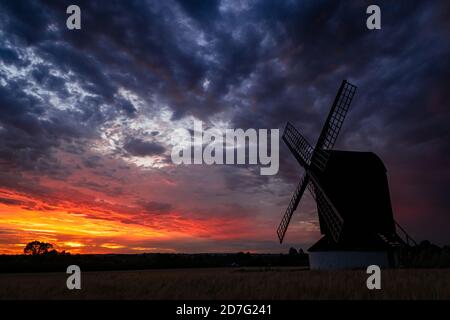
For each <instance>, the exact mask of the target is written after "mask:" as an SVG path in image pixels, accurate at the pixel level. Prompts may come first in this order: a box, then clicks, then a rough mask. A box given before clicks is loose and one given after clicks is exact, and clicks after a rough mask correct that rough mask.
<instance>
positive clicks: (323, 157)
mask: <svg viewBox="0 0 450 320" xmlns="http://www.w3.org/2000/svg"><path fill="white" fill-rule="evenodd" d="M355 92H356V86H354V85H352V84H351V83H349V82H348V81H346V80H344V81H342V84H341V86H340V88H339V90H338V93H337V95H336V98H335V99H334V102H333V105H332V107H331V110H330V113H329V114H328V117H327V120H326V121H325V124H324V126H323V129H322V132H321V133H320V136H319V139H318V140H317V144H316V147H315V152H314V154H313V159H312V163H313V164H314V165H315V166H316V167H317V168H319V169H320V170H321V171H323V170H325V167H326V165H327V162H328V158H329V154H330V153H329V152H324V151H325V150H331V149H332V148H333V146H334V144H335V143H336V140H337V137H338V135H339V132H340V130H341V127H342V124H343V123H344V120H345V116H346V115H347V112H348V109H349V108H350V104H351V102H352V100H353V96H354V95H355Z"/></svg>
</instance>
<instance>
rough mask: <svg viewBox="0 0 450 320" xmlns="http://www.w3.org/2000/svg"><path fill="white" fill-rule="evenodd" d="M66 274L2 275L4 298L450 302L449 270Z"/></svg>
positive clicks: (0, 293)
mask: <svg viewBox="0 0 450 320" xmlns="http://www.w3.org/2000/svg"><path fill="white" fill-rule="evenodd" d="M66 277H67V275H66V274H65V273H42V274H1V275H0V299H225V300H226V299H450V269H413V270H383V271H382V290H372V291H369V290H368V289H367V288H366V279H367V275H366V273H365V272H364V271H308V270H302V269H298V268H279V269H272V270H264V269H256V268H253V269H252V268H246V269H232V268H223V269H183V270H146V271H110V272H84V273H82V290H72V291H69V290H68V289H66Z"/></svg>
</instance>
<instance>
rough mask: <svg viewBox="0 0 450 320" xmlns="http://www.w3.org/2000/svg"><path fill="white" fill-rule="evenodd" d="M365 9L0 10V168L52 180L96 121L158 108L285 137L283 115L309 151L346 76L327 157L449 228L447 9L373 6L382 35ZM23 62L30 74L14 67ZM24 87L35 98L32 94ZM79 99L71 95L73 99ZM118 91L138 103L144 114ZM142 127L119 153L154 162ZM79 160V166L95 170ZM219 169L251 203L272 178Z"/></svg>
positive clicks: (54, 4) (285, 169) (20, 5)
mask: <svg viewBox="0 0 450 320" xmlns="http://www.w3.org/2000/svg"><path fill="white" fill-rule="evenodd" d="M75 3H76V4H78V5H79V6H80V7H81V8H82V30H79V31H69V30H67V29H66V28H65V19H66V17H67V15H66V13H65V9H66V7H67V6H68V5H69V4H75ZM369 4H371V3H370V2H368V1H331V0H330V1H254V2H252V1H249V2H248V3H247V2H245V1H243V2H241V1H240V2H239V3H237V2H234V1H179V2H172V1H126V2H125V1H108V3H107V4H105V3H104V2H96V1H2V2H1V3H0V27H1V33H0V41H1V42H0V43H1V44H2V45H1V46H0V47H1V49H0V61H1V62H2V63H3V64H4V65H5V66H7V67H8V68H10V69H5V70H0V83H2V85H1V86H0V108H1V115H0V160H1V163H2V166H5V168H12V167H16V168H17V167H18V168H19V169H27V170H34V171H36V170H38V171H39V172H42V174H44V173H45V172H48V173H49V174H50V173H51V174H52V175H53V176H58V175H64V173H66V172H67V170H64V168H60V167H58V163H59V162H58V159H56V157H55V155H54V152H55V150H66V151H70V152H71V153H73V154H79V155H80V156H81V155H82V154H83V152H84V151H85V148H86V146H87V145H89V142H90V141H91V140H93V139H98V138H99V136H100V134H101V132H100V131H101V127H102V125H103V124H104V123H105V122H107V121H109V120H114V119H118V118H119V117H126V118H127V121H133V119H135V117H136V116H137V114H138V113H139V112H144V113H147V114H149V115H150V114H157V113H158V112H160V110H159V109H158V107H159V106H160V105H167V106H168V107H169V108H170V109H171V111H172V112H173V118H174V119H181V118H182V117H184V116H187V115H194V116H196V117H197V118H200V119H203V120H208V119H209V118H210V117H211V116H217V115H218V114H220V112H224V113H225V114H229V115H230V117H231V121H232V123H231V125H232V126H234V127H239V128H280V129H281V128H283V127H284V125H285V123H286V121H288V120H289V121H291V122H292V123H293V124H295V125H296V126H297V127H298V128H299V130H300V131H301V132H302V133H303V134H304V135H305V136H306V137H307V139H308V140H309V142H310V143H311V144H314V143H315V142H316V139H317V137H318V135H319V133H320V130H321V127H322V125H323V122H324V120H325V118H326V114H327V112H328V110H329V107H330V105H331V103H332V100H333V98H334V95H335V92H336V90H337V88H338V86H339V84H340V81H341V80H342V79H344V78H346V79H348V80H350V81H352V82H354V83H355V84H356V85H358V87H359V89H358V92H357V95H356V97H355V100H354V103H353V105H352V109H351V111H350V113H349V115H348V118H347V120H346V122H345V124H344V127H343V130H342V133H341V136H340V139H339V140H338V143H337V147H340V148H345V149H357V150H372V151H375V152H377V153H378V154H380V155H381V156H382V158H383V160H384V161H385V162H386V165H387V167H388V170H389V172H392V173H393V175H392V183H391V186H392V188H393V190H394V191H393V198H394V205H395V203H397V206H398V207H399V208H401V207H402V206H403V205H404V204H405V203H406V202H407V201H415V200H414V199H417V198H421V199H425V200H422V201H425V202H427V203H428V204H430V203H431V204H432V207H433V208H432V210H433V212H434V213H433V215H434V217H435V218H436V219H437V221H440V223H441V224H447V225H449V224H450V218H449V215H448V212H449V210H450V203H449V201H448V197H447V196H446V194H445V192H443V191H442V190H447V189H448V187H449V185H450V173H449V171H448V169H447V168H448V163H449V162H450V158H449V157H450V156H449V155H450V152H449V151H450V144H448V141H449V140H450V137H449V130H448V124H449V121H450V114H449V110H450V109H449V104H450V96H449V91H448V89H447V87H448V83H449V81H450V74H449V72H450V60H449V59H448V56H449V53H450V46H449V40H448V34H449V31H450V27H449V25H450V23H449V21H450V19H448V16H449V12H450V10H449V5H448V3H446V2H440V3H438V2H426V1H408V2H406V1H395V2H393V1H388V2H387V1H386V2H380V3H378V5H379V6H380V7H381V8H382V30H379V31H369V30H367V28H366V27H365V22H366V21H365V19H366V17H367V15H366V14H365V10H366V8H367V6H368V5H369ZM27 50H28V51H27ZM29 50H32V51H33V55H31V54H30V53H29ZM37 58H39V59H40V61H38V62H37V61H36V60H37ZM26 66H28V67H29V68H31V73H30V77H28V78H27V77H26V76H20V75H17V74H15V71H14V68H12V67H15V68H17V69H23V68H25V67H26ZM5 83H6V84H5ZM205 83H208V85H205ZM3 84H4V85H3ZM36 86H38V87H39V88H40V89H41V91H43V93H42V92H41V93H40V94H41V98H39V97H38V96H36V94H32V92H33V90H34V92H35V87H36ZM74 86H75V89H74V88H73V87H74ZM77 90H81V91H83V94H82V95H80V96H77V97H76V98H73V96H74V95H75V94H74V93H73V92H74V91H77ZM121 90H129V91H131V92H133V93H135V94H136V95H138V96H139V98H140V99H142V100H143V101H144V102H145V103H146V104H145V105H144V106H142V108H143V109H141V110H138V107H137V106H136V105H135V104H134V103H133V101H132V100H130V99H129V98H127V97H124V96H122V95H121V94H120V92H121ZM51 94H53V95H56V96H57V97H58V98H59V99H60V100H61V101H62V102H64V101H69V100H70V99H72V100H70V101H69V102H68V104H69V105H70V107H69V108H66V107H65V106H58V107H59V108H56V109H55V108H51V107H50V106H49V103H48V101H49V100H50V98H49V97H50V95H51ZM53 100H54V99H53ZM155 101H158V103H155ZM154 132H155V134H152V135H153V136H154V138H155V140H154V141H153V140H152V141H151V142H149V141H144V140H141V139H140V138H129V139H128V140H126V141H125V142H124V144H123V148H124V150H125V151H126V152H128V153H129V154H131V155H134V156H151V155H161V154H163V153H164V152H165V148H164V146H162V145H160V144H159V143H158V142H157V139H158V138H159V137H160V136H161V133H158V134H156V132H157V131H154ZM280 151H281V154H280V156H281V158H280V173H279V176H280V177H281V178H282V179H284V180H285V181H287V182H289V183H292V187H293V188H294V185H295V183H296V182H297V180H298V177H299V176H300V174H301V169H300V168H299V166H298V164H297V163H296V161H295V160H294V159H293V157H292V156H291V155H290V153H289V152H288V150H287V148H286V147H285V146H280ZM83 159H84V161H83V164H84V165H85V167H87V168H96V167H97V166H100V163H101V162H100V161H98V159H94V158H83ZM224 172H225V173H226V174H225V178H224V180H225V188H227V189H229V190H239V189H246V190H247V191H248V190H250V189H251V190H252V192H255V193H257V192H258V190H257V188H256V186H258V185H259V184H265V183H266V182H268V179H266V178H264V177H259V175H258V173H257V172H258V170H254V172H253V171H250V174H248V172H245V174H243V171H242V170H236V171H233V170H224ZM252 172H253V173H252ZM105 174H107V173H105ZM109 174H112V173H109ZM405 177H414V178H415V179H412V178H411V179H410V180H408V181H407V182H405V181H406V180H405ZM93 183H94V182H93ZM406 183H408V191H404V190H406V188H403V186H404V185H405V184H406ZM410 184H411V186H409V185H410ZM90 187H92V188H94V187H100V186H95V185H93V184H91V185H90ZM253 190H254V191H253ZM292 190H293V189H292ZM398 190H400V191H398ZM406 199H407V200H406ZM424 207H425V206H424ZM402 214H403V216H402V217H403V218H404V219H405V221H408V218H407V216H408V213H407V212H404V213H402ZM418 221H419V222H417V221H416V223H417V224H418V225H419V224H424V223H426V222H427V221H428V217H426V216H425V215H421V216H420V217H419V218H418ZM417 229H418V228H417ZM428 234H431V232H429V233H428ZM424 235H427V234H426V233H424ZM440 237H441V238H442V239H444V238H445V235H442V236H440ZM445 239H447V240H450V239H448V236H447V238H445Z"/></svg>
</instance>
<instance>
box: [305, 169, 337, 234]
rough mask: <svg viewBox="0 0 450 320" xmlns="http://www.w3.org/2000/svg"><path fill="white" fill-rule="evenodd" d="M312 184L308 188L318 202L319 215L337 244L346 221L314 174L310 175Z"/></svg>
mask: <svg viewBox="0 0 450 320" xmlns="http://www.w3.org/2000/svg"><path fill="white" fill-rule="evenodd" d="M310 178H311V183H310V184H309V186H308V188H309V190H310V191H311V194H312V195H313V197H314V199H315V200H316V202H317V207H318V209H319V210H318V213H319V214H320V216H321V218H322V219H323V220H324V221H325V224H326V226H327V228H328V230H329V231H330V234H331V236H332V238H333V240H334V241H335V242H338V241H339V238H340V236H341V233H342V227H343V225H344V219H343V218H342V216H341V215H340V214H339V212H338V210H337V209H336V208H335V206H334V205H333V203H332V202H331V200H330V199H329V198H328V197H327V195H326V193H325V191H324V190H323V189H322V187H321V186H320V184H319V182H318V181H317V179H316V178H315V176H314V175H313V174H311V175H310Z"/></svg>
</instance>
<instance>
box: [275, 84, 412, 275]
mask: <svg viewBox="0 0 450 320" xmlns="http://www.w3.org/2000/svg"><path fill="white" fill-rule="evenodd" d="M355 92H356V86H354V85H352V84H351V83H349V82H347V81H346V80H344V81H342V84H341V86H340V88H339V90H338V93H337V95H336V98H335V100H334V102H333V105H332V107H331V110H330V113H329V114H328V117H327V119H326V121H325V124H324V126H323V129H322V132H321V133H320V136H319V139H318V140H317V143H316V146H315V147H312V146H311V145H310V144H309V143H308V141H307V140H306V139H305V138H304V137H303V136H302V135H301V134H300V133H299V132H298V131H297V129H296V128H295V127H294V126H293V125H292V124H290V123H289V122H288V123H287V125H286V128H285V130H284V133H283V137H282V138H283V141H284V142H285V143H286V145H287V146H288V148H289V150H290V151H291V152H292V154H293V155H294V157H295V158H296V159H297V161H298V162H299V163H300V165H301V166H302V167H303V168H304V169H305V173H304V175H303V177H302V178H301V180H300V183H299V184H298V186H297V188H296V189H295V192H294V195H293V197H292V199H291V201H290V202H289V205H288V207H287V209H286V212H285V214H284V216H283V218H282V220H281V223H280V225H279V227H278V229H277V234H278V238H279V240H280V243H282V242H283V239H284V237H285V235H286V231H287V228H288V226H289V222H290V221H291V218H292V215H293V213H294V211H295V210H296V209H297V206H298V204H299V202H300V199H301V198H302V196H303V194H304V192H305V190H306V188H308V189H309V191H310V192H311V194H312V196H313V198H314V199H315V201H316V204H317V212H318V215H319V224H320V232H321V234H322V235H323V236H322V238H321V239H320V240H319V241H318V242H317V243H316V244H314V245H313V246H312V247H311V248H310V249H309V250H308V251H309V253H310V267H311V269H336V268H358V267H367V266H368V265H370V264H377V265H379V266H380V267H388V266H389V267H392V266H395V265H397V264H398V254H397V253H398V252H399V249H402V248H405V247H409V246H410V244H415V242H414V240H413V239H412V238H411V237H410V236H409V235H408V234H407V233H406V232H405V230H404V229H402V228H401V227H400V225H399V224H398V223H397V222H396V221H395V220H394V217H393V213H392V207H391V200H390V196H389V186H388V181H387V175H386V168H385V166H384V164H383V162H382V161H381V159H380V158H379V157H378V156H377V155H375V154H374V153H372V152H354V151H338V150H333V146H334V144H335V142H336V140H337V137H338V135H339V131H340V129H341V127H342V124H343V123H344V119H345V116H346V114H347V112H348V110H349V107H350V104H351V102H352V99H353V96H354V95H355ZM397 231H400V232H401V235H400V234H399V233H398V232H397Z"/></svg>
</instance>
